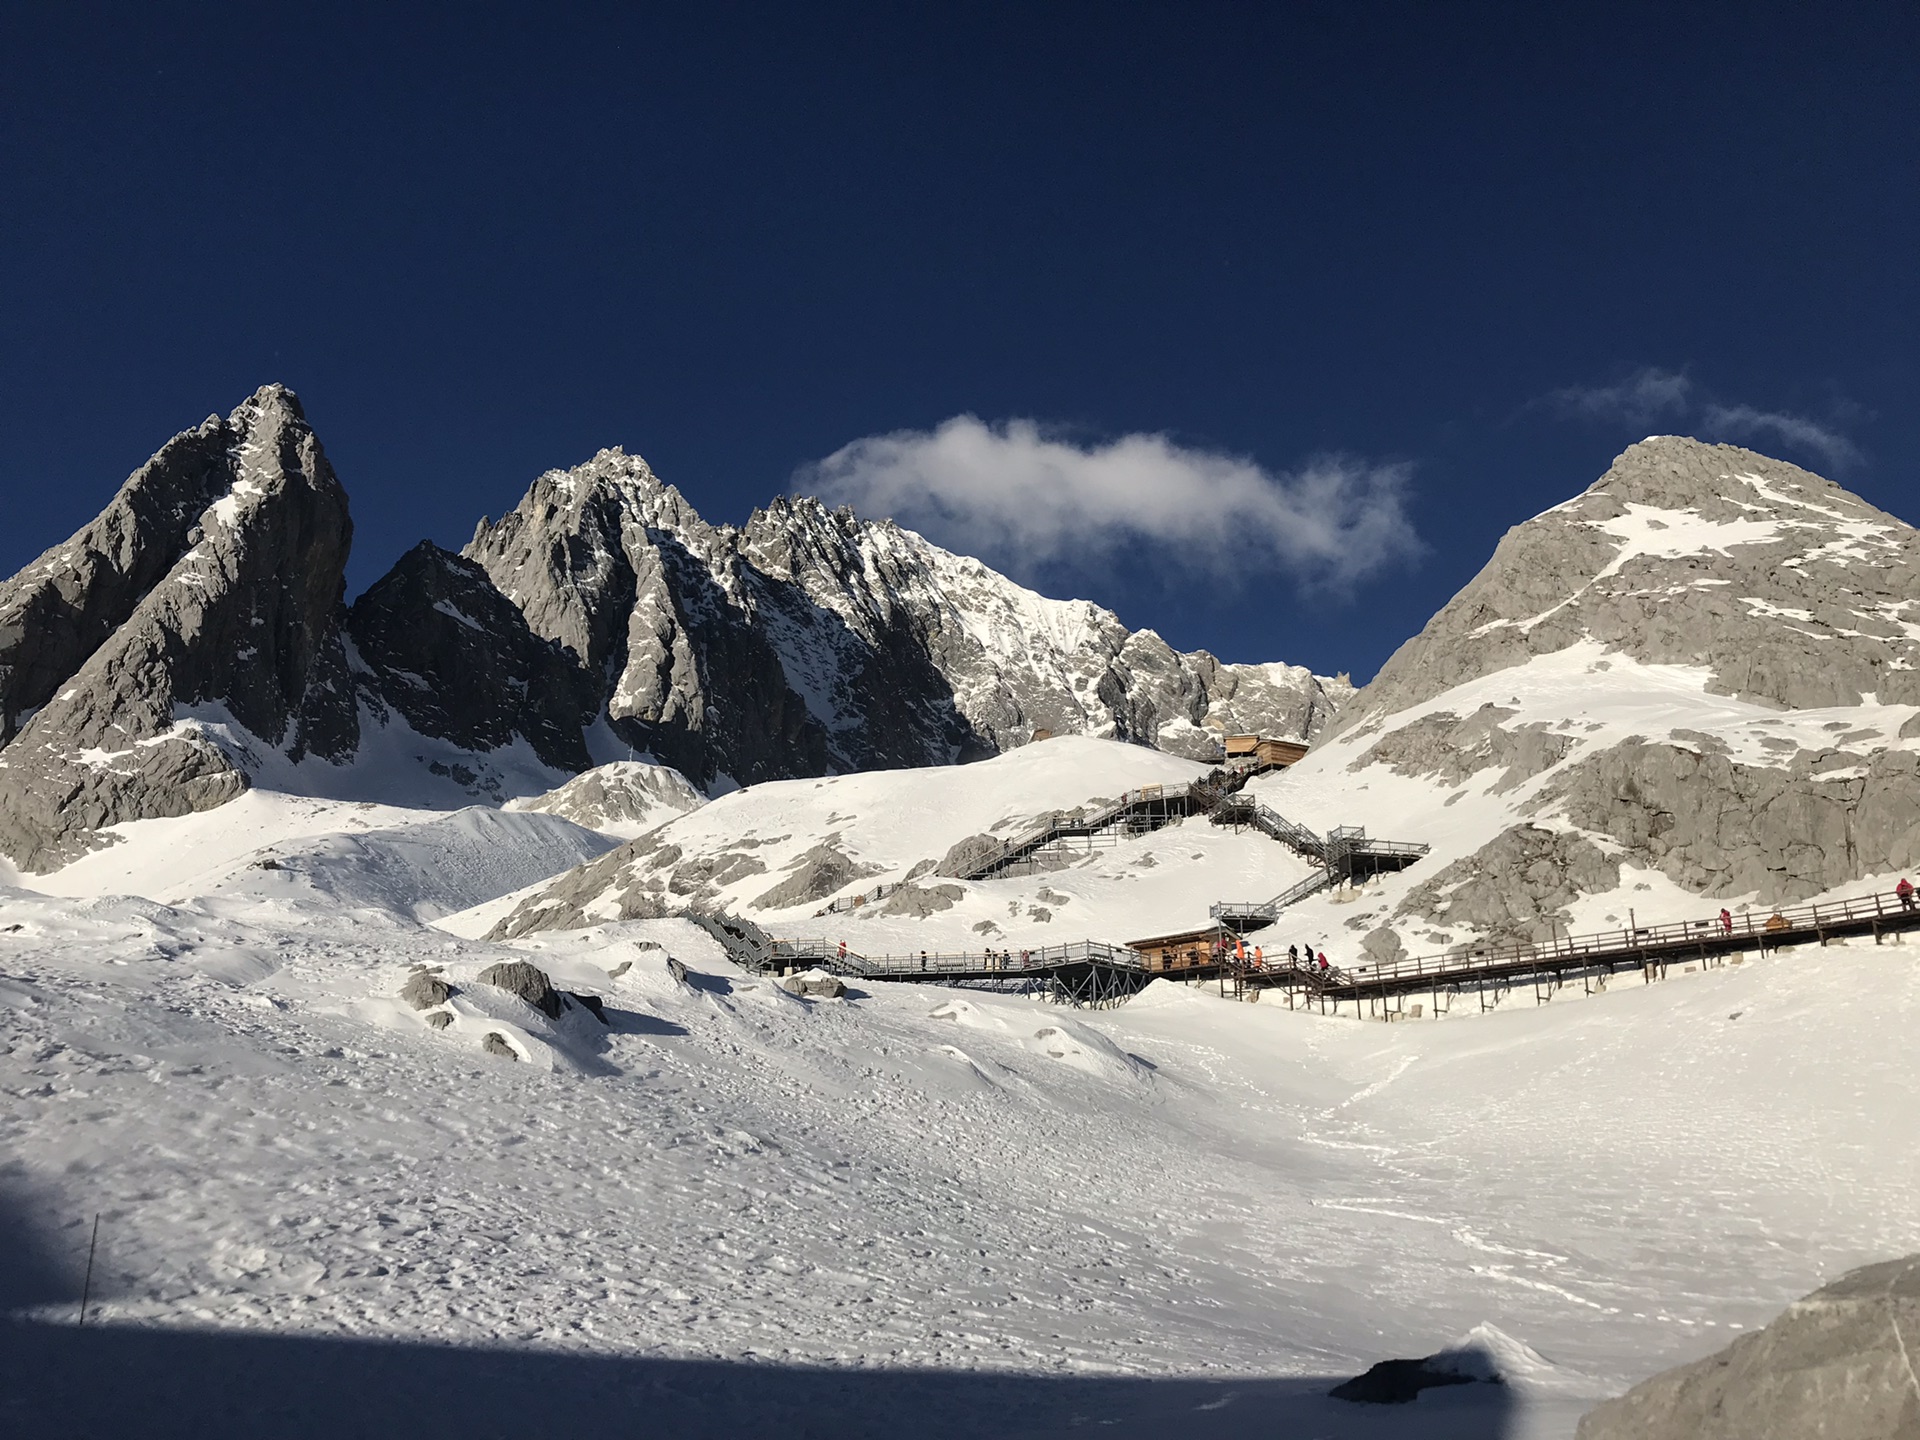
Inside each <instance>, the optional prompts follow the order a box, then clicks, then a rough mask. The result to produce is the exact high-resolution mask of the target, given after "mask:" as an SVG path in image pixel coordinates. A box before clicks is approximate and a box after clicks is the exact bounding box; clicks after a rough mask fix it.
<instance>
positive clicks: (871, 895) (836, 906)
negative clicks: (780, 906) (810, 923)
mask: <svg viewBox="0 0 1920 1440" xmlns="http://www.w3.org/2000/svg"><path fill="white" fill-rule="evenodd" d="M900 884H901V882H900V881H898V880H894V881H889V882H888V883H886V884H884V885H876V886H874V887H873V888H872V889H871V890H862V891H861V892H860V893H859V894H858V895H841V896H838V897H837V898H835V899H834V900H833V901H832V902H831V903H830V904H828V905H827V906H825V907H824V908H823V909H819V910H816V911H814V912H813V913H814V915H815V917H818V916H821V915H843V914H845V913H846V912H847V911H849V910H858V909H859V908H860V907H861V906H863V905H871V904H873V903H875V902H876V901H879V900H884V899H886V898H887V897H888V896H889V895H891V894H893V893H894V892H895V891H897V890H898V889H899V888H900Z"/></svg>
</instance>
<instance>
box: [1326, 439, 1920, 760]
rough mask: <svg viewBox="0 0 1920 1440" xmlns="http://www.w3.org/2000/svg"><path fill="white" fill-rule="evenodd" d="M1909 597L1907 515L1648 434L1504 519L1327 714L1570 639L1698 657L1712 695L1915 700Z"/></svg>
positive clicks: (1918, 575) (1919, 540)
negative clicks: (1599, 472) (1495, 537)
mask: <svg viewBox="0 0 1920 1440" xmlns="http://www.w3.org/2000/svg"><path fill="white" fill-rule="evenodd" d="M1916 607H1920V533H1916V532H1915V530H1914V529H1913V527H1912V526H1910V525H1908V524H1906V523H1905V522H1904V521H1902V520H1898V519H1896V518H1894V517H1893V516H1891V515H1888V514H1887V513H1885V512H1884V511H1881V510H1876V509H1875V508H1874V507H1873V506H1871V505H1869V504H1867V502H1866V501H1864V500H1862V499H1861V498H1860V497H1859V496H1857V495H1854V494H1852V493H1850V492H1848V491H1846V490H1843V489H1841V488H1840V487H1839V486H1838V485H1836V484H1834V483H1833V482H1832V481H1831V480H1825V479H1822V478H1821V477H1820V476H1818V475H1815V474H1813V473H1811V472H1810V471H1806V470H1802V469H1801V468H1800V467H1799V466H1797V465H1789V464H1787V463H1786V462H1785V461H1781V460H1771V459H1768V458H1767V457H1766V456H1764V455H1759V454H1755V453H1754V452H1753V451H1751V450H1742V449H1740V448H1738V447H1737V446H1733V445H1705V444H1702V443H1701V442H1699V441H1697V440H1688V439H1683V438H1681V437H1678V436H1659V437H1656V438H1654V439H1651V440H1643V441H1641V442H1640V443H1639V444H1638V445H1633V446H1629V447H1628V448H1627V449H1626V450H1625V451H1624V452H1623V453H1622V454H1621V455H1620V457H1619V459H1617V460H1615V461H1614V462H1613V465H1612V467H1611V468H1610V469H1609V470H1608V471H1607V473H1606V474H1605V475H1603V476H1601V477H1600V479H1599V480H1598V481H1597V482H1596V483H1595V484H1594V485H1592V486H1591V487H1589V488H1588V489H1587V490H1586V491H1585V492H1584V493H1582V494H1580V495H1578V496H1576V497H1575V498H1573V499H1572V500H1569V501H1567V502H1566V503H1565V504H1563V505H1557V506H1555V507H1554V508H1553V509H1551V510H1549V511H1547V512H1546V513H1545V514H1543V515H1538V516H1536V517H1534V518H1533V519H1532V520H1529V521H1527V522H1526V523H1525V524H1524V525H1517V526H1515V527H1514V528H1513V529H1512V530H1509V531H1508V532H1507V534H1506V536H1505V538H1504V539H1502V540H1501V542H1500V544H1499V547H1498V548H1497V549H1496V550H1495V551H1494V553H1493V558H1492V559H1491V560H1489V561H1488V562H1487V565H1486V567H1485V568H1484V569H1483V570H1481V572H1480V573H1479V574H1478V575H1477V576H1475V577H1474V579H1473V581H1472V582H1471V583H1470V584H1468V586H1467V587H1466V589H1464V590H1462V591H1461V592H1460V593H1459V594H1458V595H1456V596H1454V597H1453V599H1452V600H1451V601H1449V602H1448V603H1447V605H1446V606H1445V607H1444V608H1443V609H1442V610H1441V611H1440V613H1439V614H1437V615H1435V616H1434V617H1433V619H1432V620H1430V621H1428V622H1427V624H1426V626H1425V628H1424V629H1422V630H1421V632H1420V633H1419V634H1418V635H1416V636H1415V637H1414V638H1413V639H1411V640H1409V641H1408V642H1407V643H1406V644H1405V645H1402V646H1401V647H1400V648H1399V650H1397V651H1395V652H1394V654H1393V656H1392V658H1390V659H1389V660H1388V661H1387V663H1386V664H1385V665H1384V666H1382V667H1381V670H1380V673H1379V675H1378V676H1377V677H1375V679H1374V681H1373V683H1372V684H1370V685H1368V686H1367V687H1366V689H1365V690H1364V691H1363V692H1362V693H1361V695H1360V697H1359V700H1358V703H1356V704H1355V705H1353V706H1351V707H1349V708H1348V709H1347V710H1346V711H1345V712H1344V713H1343V714H1342V716H1341V717H1340V720H1339V722H1338V724H1337V725H1336V726H1335V729H1337V730H1347V729H1351V728H1353V727H1355V726H1358V725H1361V724H1364V723H1366V722H1367V721H1368V720H1373V719H1377V718H1379V717H1380V716H1383V715H1389V714H1393V713H1395V712H1398V711H1402V710H1405V709H1407V708H1409V707H1410V706H1413V705H1417V704H1420V703H1421V702H1423V701H1426V700H1430V699H1432V698H1433V697H1434V696H1436V695H1439V694H1440V693H1442V692H1443V691H1445V690H1448V689H1451V688H1452V687H1454V686H1456V685H1459V684H1461V683H1463V682H1465V681H1468V680H1474V679H1478V678H1479V677H1481V676H1483V675H1489V674H1492V673H1493V672H1494V671H1497V670H1502V669H1505V668H1507V667H1509V666H1513V665H1520V664H1523V663H1525V662H1526V661H1527V660H1528V659H1530V658H1531V657H1533V656H1536V655H1545V654H1550V653H1552V652H1554V651H1557V650H1563V649H1565V648H1567V647H1568V646H1570V645H1574V644H1576V643H1579V642H1581V641H1594V642H1597V643H1599V644H1600V645H1601V646H1603V647H1604V648H1606V649H1608V650H1612V651H1617V652H1619V653H1621V654H1624V655H1629V656H1631V657H1633V658H1634V659H1636V660H1640V661H1643V662H1645V663H1647V664H1652V665H1699V666H1704V667H1705V668H1706V669H1708V670H1709V671H1711V672H1712V679H1711V680H1710V681H1709V682H1708V683H1707V686H1706V689H1707V693H1709V694H1714V695H1732V696H1737V697H1740V698H1744V699H1751V700H1757V701H1761V702H1763V703H1765V702H1770V703H1772V704H1775V705H1782V706H1788V707H1791V708H1795V709H1807V708H1812V707H1817V706H1829V705H1857V704H1859V703H1861V700H1862V698H1863V697H1866V696H1875V697H1877V698H1878V699H1879V701H1880V702H1881V703H1882V704H1914V703H1920V668H1916V667H1920V625H1916V623H1915V622H1916V621H1920V608H1916Z"/></svg>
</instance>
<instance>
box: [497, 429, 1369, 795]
mask: <svg viewBox="0 0 1920 1440" xmlns="http://www.w3.org/2000/svg"><path fill="white" fill-rule="evenodd" d="M463 553H464V554H465V555H466V556H467V558H468V559H470V560H473V561H475V562H477V563H478V564H479V565H480V566H482V567H483V568H484V569H485V570H486V572H487V574H488V575H489V576H491V577H492V579H493V582H494V584H495V585H496V586H497V587H498V588H499V590H500V592H501V593H502V594H504V595H505V596H507V597H508V598H509V599H511V600H512V601H513V603H514V604H515V605H517V606H518V607H519V608H520V610H521V612H522V613H523V614H525V616H526V617H527V620H528V622H529V623H530V624H531V625H532V627H533V629H534V630H535V631H537V632H538V633H539V634H541V635H543V636H546V637H547V638H548V639H550V640H553V641H555V642H557V643H558V644H560V645H562V646H564V647H565V648H566V649H567V650H568V651H569V652H570V653H571V654H573V655H574V656H576V657H578V659H579V660H580V662H581V664H582V665H583V666H584V668H585V670H586V671H587V673H588V674H589V675H590V676H592V677H593V678H594V682H595V683H596V684H597V685H598V686H599V691H598V698H599V700H600V703H601V705H602V706H603V707H604V710H605V714H606V717H607V720H608V723H609V725H610V727H611V729H612V730H613V732H614V733H615V734H616V735H618V736H619V737H620V738H622V739H623V740H625V741H626V742H627V743H628V744H630V745H631V746H633V747H634V748H635V749H636V750H643V751H646V752H648V753H651V754H653V755H654V756H656V757H658V758H659V759H661V760H663V761H665V762H666V763H668V764H671V765H673V766H675V767H676V768H678V769H680V770H681V771H682V772H684V773H685V774H686V775H688V776H689V777H690V778H692V779H693V780H694V781H695V782H696V783H698V784H701V785H706V784H710V783H711V782H713V781H714V780H715V779H717V778H720V777H725V779H726V780H727V781H731V782H734V783H738V784H750V783H754V782H757V781H761V780H771V779H781V778H786V777H789V776H798V775H819V774H826V773H830V772H834V771H840V772H845V771H853V770H869V769H875V768H882V767H897V766H902V765H933V764H950V763H954V762H959V761H966V760H972V759H978V758H980V757H981V756H985V755H991V754H995V753H998V752H1000V751H1002V750H1006V749H1008V748H1010V747H1013V746H1016V745H1021V744H1024V743H1026V742H1027V741H1028V740H1030V739H1031V738H1032V737H1033V735H1034V734H1035V732H1036V731H1040V730H1047V731H1051V732H1053V733H1055V734H1085V735H1104V736H1111V737H1113V738H1116V739H1121V740H1130V741H1134V742H1136V743H1140V744H1147V745H1152V746H1155V747H1157V748H1159V749H1163V750H1167V751H1170V752H1172V753H1175V754H1182V755H1187V756H1189V757H1192V758H1208V757H1212V756H1215V755H1217V753H1218V741H1219V736H1220V735H1221V734H1222V733H1223V732H1228V731H1241V730H1248V729H1251V730H1258V731H1260V732H1261V733H1265V734H1273V735H1286V736H1294V737H1298V738H1302V739H1305V738H1308V737H1310V736H1312V735H1314V734H1316V733H1318V732H1319V730H1320V729H1321V728H1322V727H1323V726H1324V725H1325V724H1326V722H1327V720H1328V719H1329V718H1331V715H1332V713H1333V711H1334V709H1335V708H1336V707H1337V706H1338V705H1339V703H1340V702H1341V701H1342V700H1344V699H1345V698H1346V696H1347V695H1348V694H1349V693H1351V691H1350V687H1349V686H1348V685H1347V684H1346V683H1345V681H1344V680H1343V679H1327V678H1323V677H1319V676H1315V675H1313V674H1312V673H1311V672H1309V671H1307V670H1305V669H1302V668H1300V667H1298V666H1287V665H1224V664H1221V663H1220V662H1219V661H1217V660H1215V659H1214V658H1213V657H1212V656H1211V655H1208V654H1206V653H1205V652H1204V651H1202V652H1197V653H1194V654H1182V653H1180V652H1178V651H1175V650H1174V649H1172V648H1171V647H1170V646H1169V645H1167V643H1166V642H1165V641H1164V640H1162V639H1161V638H1160V637H1159V636H1158V635H1156V634H1154V633H1153V632H1152V631H1151V630H1140V631H1130V630H1128V629H1127V628H1126V627H1125V626H1124V625H1122V624H1121V623H1120V621H1119V619H1118V618H1117V617H1116V616H1114V615H1113V613H1112V612H1111V611H1108V610H1103V609H1101V608H1100V607H1099V606H1097V605H1092V604H1089V603H1087V602H1086V601H1083V600H1072V601H1062V600H1049V599H1047V598H1045V597H1043V596H1040V595H1037V594H1035V593H1034V592H1032V591H1031V590H1027V589H1024V588H1022V587H1021V586H1019V585H1016V584H1014V583H1013V582H1012V581H1010V580H1008V579H1007V578H1006V577H1005V576H1002V575H999V574H997V573H995V572H994V571H992V570H990V569H988V568H987V567H986V566H985V565H983V564H981V563H980V562H979V561H977V560H972V559H968V558H966V557H964V556H959V555H954V554H951V553H950V552H948V551H945V550H942V549H940V548H939V547H938V546H936V545H933V544H930V543H929V542H928V541H927V540H925V539H924V538H922V537H921V536H919V535H917V534H915V533H914V532H912V531H910V530H903V529H902V528H900V527H899V526H898V525H895V524H894V523H893V522H891V521H888V520H863V519H861V518H859V517H858V516H856V515H855V514H854V513H853V512H852V511H851V510H846V509H841V510H829V509H828V508H827V507H826V506H824V505H822V504H821V503H820V502H819V501H817V500H811V499H806V498H798V499H788V498H784V497H783V498H781V499H779V500H776V501H775V502H774V503H773V504H772V505H770V506H769V507H768V508H766V509H764V510H758V511H755V512H754V514H753V516H752V518H751V519H749V520H748V522H747V523H746V525H745V526H744V527H742V528H739V529H736V528H734V527H732V526H715V525H709V524H708V523H707V522H706V521H704V520H702V519H701V518H700V516H699V515H698V514H697V513H696V512H695V511H694V509H693V507H692V506H691V505H689V504H688V503H687V501H686V500H685V498H684V497H682V495H681V494H680V492H679V491H678V490H676V489H675V488H674V487H673V486H671V485H667V484H664V483H662V482H661V480H660V479H659V477H657V476H656V475H655V474H654V473H653V471H652V470H651V469H650V468H649V467H648V465H647V463H646V461H644V460H642V459H640V458H639V457H638V456H633V455H628V454H626V453H624V452H623V451H620V450H603V451H601V452H600V454H598V455H596V456H595V457H594V458H593V459H592V460H590V461H588V462H587V463H586V464H584V465H580V466H577V467H575V468H574V469H572V470H566V471H560V470H555V471H550V472H548V473H547V474H545V475H542V476H541V477H540V478H539V479H537V480H535V481H534V483H533V487H532V488H531V489H530V490H529V491H528V492H527V495H526V498H525V499H523V500H522V501H521V502H520V504H519V506H518V507H517V508H516V509H515V510H513V511H512V512H511V513H510V514H508V515H506V516H504V517H502V518H501V519H500V520H499V521H497V522H495V521H482V522H481V524H480V526H479V528H478V529H477V530H476V531H475V532H474V537H473V541H472V543H471V544H469V545H468V546H467V548H466V550H465V551H464V552H463Z"/></svg>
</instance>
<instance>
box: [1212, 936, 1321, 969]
mask: <svg viewBox="0 0 1920 1440" xmlns="http://www.w3.org/2000/svg"><path fill="white" fill-rule="evenodd" d="M1220 947H1221V952H1222V955H1223V957H1224V954H1225V952H1226V951H1227V950H1228V949H1231V950H1232V951H1233V958H1234V959H1235V960H1236V961H1238V962H1239V963H1240V964H1242V965H1251V966H1252V967H1253V968H1254V969H1256V970H1264V969H1266V968H1267V952H1266V947H1264V946H1261V945H1249V944H1247V939H1246V936H1244V935H1236V936H1234V937H1233V942H1232V944H1231V946H1229V945H1228V943H1227V941H1226V940H1224V939H1223V940H1221V942H1220ZM1274 963H1275V964H1276V965H1277V964H1279V963H1280V957H1279V955H1278V954H1277V953H1276V954H1275V956H1274ZM1287 966H1288V968H1289V969H1293V970H1308V971H1313V970H1318V971H1319V972H1320V973H1321V974H1323V975H1324V974H1325V973H1326V972H1327V971H1329V970H1331V969H1332V968H1333V967H1332V966H1331V965H1329V964H1328V963H1327V952H1326V951H1324V950H1320V951H1316V950H1315V949H1314V948H1313V946H1311V945H1308V946H1305V947H1304V948H1303V947H1301V946H1299V945H1289V946H1288V947H1287Z"/></svg>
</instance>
